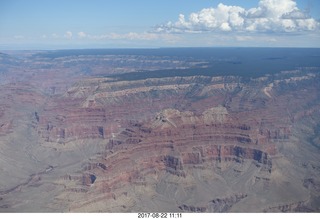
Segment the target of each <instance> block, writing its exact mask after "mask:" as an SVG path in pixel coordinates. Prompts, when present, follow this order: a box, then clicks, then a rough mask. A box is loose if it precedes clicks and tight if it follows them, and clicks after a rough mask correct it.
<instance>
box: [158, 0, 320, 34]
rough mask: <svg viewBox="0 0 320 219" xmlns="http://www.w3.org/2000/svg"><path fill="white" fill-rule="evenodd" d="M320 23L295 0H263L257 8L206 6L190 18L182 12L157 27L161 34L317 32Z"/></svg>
mask: <svg viewBox="0 0 320 219" xmlns="http://www.w3.org/2000/svg"><path fill="white" fill-rule="evenodd" d="M319 26H320V25H319V22H318V21H316V20H315V19H313V18H311V17H310V16H309V15H308V14H307V13H306V12H304V11H301V10H300V9H299V8H298V7H297V4H296V2H295V1H294V0H260V2H259V5H258V6H257V7H255V8H251V9H248V10H246V9H244V8H242V7H240V6H228V5H224V4H222V3H220V4H218V6H217V7H216V8H204V9H202V10H201V11H199V12H196V13H191V14H190V15H189V17H188V18H186V17H185V15H183V14H180V15H179V18H178V21H176V22H168V23H166V24H163V25H159V26H157V27H156V28H155V30H154V31H155V32H160V33H199V32H200V33H201V32H213V31H220V32H229V31H238V32H264V33H266V32H301V31H315V30H317V29H318V28H319Z"/></svg>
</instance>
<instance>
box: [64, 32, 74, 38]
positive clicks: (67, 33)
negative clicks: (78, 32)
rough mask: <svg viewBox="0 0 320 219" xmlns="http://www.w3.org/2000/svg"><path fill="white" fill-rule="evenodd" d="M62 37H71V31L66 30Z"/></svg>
mask: <svg viewBox="0 0 320 219" xmlns="http://www.w3.org/2000/svg"><path fill="white" fill-rule="evenodd" d="M64 37H65V38H67V39H72V32H71V31H67V32H66V33H65V34H64Z"/></svg>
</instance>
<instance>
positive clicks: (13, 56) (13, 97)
mask: <svg viewBox="0 0 320 219" xmlns="http://www.w3.org/2000/svg"><path fill="white" fill-rule="evenodd" d="M319 63H320V50H319V49H290V48H287V49H284V48H277V49H276V48H181V49H173V48H172V49H165V48H163V49H100V50H99V49H95V50H89V49H88V50H53V51H2V52H1V53H0V179H1V180H0V212H320V151H319V150H320V64H319Z"/></svg>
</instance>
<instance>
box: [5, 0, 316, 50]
mask: <svg viewBox="0 0 320 219" xmlns="http://www.w3.org/2000/svg"><path fill="white" fill-rule="evenodd" d="M158 47H317V48H318V47H320V1H319V0H295V1H294V0H152V1H151V0H113V1H112V0H0V50H8V49H76V48H79V49H83V48H158Z"/></svg>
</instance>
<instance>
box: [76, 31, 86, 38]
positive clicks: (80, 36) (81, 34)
mask: <svg viewBox="0 0 320 219" xmlns="http://www.w3.org/2000/svg"><path fill="white" fill-rule="evenodd" d="M78 37H79V38H86V37H87V34H86V33H85V32H82V31H81V32H79V33H78Z"/></svg>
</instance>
